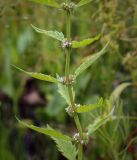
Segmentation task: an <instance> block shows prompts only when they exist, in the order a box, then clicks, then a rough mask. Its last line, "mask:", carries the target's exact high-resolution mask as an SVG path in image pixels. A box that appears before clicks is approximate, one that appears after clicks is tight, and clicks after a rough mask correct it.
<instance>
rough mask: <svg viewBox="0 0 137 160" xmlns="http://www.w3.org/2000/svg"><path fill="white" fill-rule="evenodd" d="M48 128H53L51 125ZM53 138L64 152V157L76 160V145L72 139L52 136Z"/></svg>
mask: <svg viewBox="0 0 137 160" xmlns="http://www.w3.org/2000/svg"><path fill="white" fill-rule="evenodd" d="M48 128H49V129H51V127H49V126H48ZM51 138H52V139H53V140H54V141H55V143H56V144H57V148H58V150H59V151H60V152H61V153H62V155H63V156H64V157H66V158H67V159H68V160H76V156H77V151H76V147H75V146H74V145H73V144H72V142H71V141H66V140H61V139H57V138H55V137H52V136H51Z"/></svg>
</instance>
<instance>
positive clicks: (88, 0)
mask: <svg viewBox="0 0 137 160" xmlns="http://www.w3.org/2000/svg"><path fill="white" fill-rule="evenodd" d="M92 1H93V0H81V1H80V2H79V3H78V4H77V5H76V7H81V6H83V5H85V4H88V3H90V2H92Z"/></svg>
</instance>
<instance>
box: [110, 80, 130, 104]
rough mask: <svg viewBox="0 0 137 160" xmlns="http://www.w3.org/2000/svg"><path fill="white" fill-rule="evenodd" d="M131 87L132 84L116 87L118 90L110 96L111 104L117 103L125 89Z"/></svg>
mask: <svg viewBox="0 0 137 160" xmlns="http://www.w3.org/2000/svg"><path fill="white" fill-rule="evenodd" d="M130 85H131V83H122V84H120V85H119V86H118V87H116V89H115V90H114V91H113V92H112V94H111V96H110V101H111V102H114V101H116V100H117V99H118V98H119V96H120V95H121V93H122V92H123V91H124V89H126V88H127V87H128V86H130Z"/></svg>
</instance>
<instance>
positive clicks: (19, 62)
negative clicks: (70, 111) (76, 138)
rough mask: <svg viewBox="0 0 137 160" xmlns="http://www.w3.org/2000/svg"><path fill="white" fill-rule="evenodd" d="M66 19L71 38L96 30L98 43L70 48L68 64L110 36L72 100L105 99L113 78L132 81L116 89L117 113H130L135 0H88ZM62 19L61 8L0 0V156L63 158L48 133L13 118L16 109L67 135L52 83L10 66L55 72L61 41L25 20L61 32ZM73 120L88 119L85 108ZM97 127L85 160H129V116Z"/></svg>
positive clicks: (136, 156) (132, 149) (61, 61)
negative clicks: (69, 21)
mask: <svg viewBox="0 0 137 160" xmlns="http://www.w3.org/2000/svg"><path fill="white" fill-rule="evenodd" d="M59 2H63V0H61V1H59ZM75 2H76V1H75ZM77 2H78V1H77ZM72 21H73V22H72V37H73V39H76V40H80V39H84V38H88V37H92V36H95V35H97V34H99V33H101V32H102V30H103V36H102V38H101V39H100V40H99V41H98V42H96V43H94V44H93V45H90V46H88V47H86V48H84V49H83V48H82V49H77V50H73V51H72V56H71V63H72V64H71V69H72V70H73V69H74V68H76V67H77V66H78V65H79V64H80V63H81V59H83V58H84V57H86V56H88V55H91V54H93V53H96V52H97V51H99V50H100V49H101V48H102V47H103V46H104V45H105V44H106V42H108V40H111V42H110V46H109V49H108V53H107V54H105V56H103V57H102V58H101V59H99V60H98V62H97V63H95V64H94V65H93V66H92V67H90V68H89V69H88V70H87V71H86V72H85V73H84V74H83V75H81V76H80V77H79V78H78V80H77V82H76V84H75V89H76V101H77V102H78V103H82V104H89V103H94V102H96V101H97V99H98V97H100V96H102V97H104V98H108V97H109V96H110V94H111V93H112V91H113V90H114V88H116V87H117V86H118V85H119V84H120V83H122V82H132V83H133V86H132V87H129V88H127V89H126V90H125V91H124V93H123V94H122V97H121V99H122V100H121V103H120V107H119V108H118V111H117V114H120V115H123V114H124V115H129V116H134V117H137V1H136V0H93V2H92V3H90V4H89V5H85V6H83V7H82V8H80V9H79V10H76V11H74V13H73V17H72ZM65 23H66V17H65V14H64V12H63V11H62V10H56V9H53V8H50V7H46V6H42V5H39V4H35V3H33V2H31V1H29V0H28V1H27V0H0V159H1V160H17V159H18V160H64V159H65V158H63V157H62V156H61V155H60V153H58V151H57V149H56V147H55V145H54V142H52V141H51V140H50V139H49V138H48V137H45V136H43V135H39V134H38V133H35V132H32V131H30V130H28V129H25V128H23V127H22V126H20V125H19V124H18V123H17V121H16V119H15V115H16V116H17V117H19V118H21V119H24V120H25V121H31V122H33V123H35V124H36V125H39V126H41V125H46V124H51V125H52V126H55V128H59V129H61V130H63V131H64V132H69V133H72V134H73V133H74V132H75V131H76V130H75V126H74V124H73V120H71V119H70V118H69V117H68V115H67V114H66V113H65V111H64V109H65V107H66V104H65V102H64V100H63V99H62V98H61V97H60V95H59V93H58V92H57V87H56V86H55V85H53V84H49V83H47V82H46V83H44V82H41V81H38V80H34V79H32V78H30V77H27V75H25V74H24V73H22V72H19V71H18V70H16V69H15V68H14V67H12V66H11V64H14V65H16V66H18V67H20V68H22V69H24V70H27V71H37V72H42V73H46V74H51V75H56V73H58V74H59V75H63V74H64V65H65V54H64V52H63V50H62V48H61V44H59V43H58V42H56V41H54V40H53V39H51V38H49V37H46V36H44V35H41V34H38V33H36V32H35V31H34V30H33V29H32V27H31V24H33V25H35V26H37V27H39V28H42V29H47V30H58V31H62V32H63V33H64V34H65V30H66V28H65ZM80 118H81V121H82V124H83V127H84V126H86V124H89V123H92V118H91V116H90V115H88V114H84V115H83V116H81V117H80ZM100 130H101V132H99V131H98V132H96V133H95V134H94V135H93V137H92V138H91V139H90V143H89V144H88V146H87V147H85V160H91V159H92V160H118V159H117V158H118V157H119V160H137V145H136V140H137V125H136V121H135V120H127V119H124V120H120V121H118V120H117V121H115V122H111V123H108V124H107V125H105V126H104V127H103V128H101V129H100ZM106 137H107V138H106ZM106 139H107V140H106Z"/></svg>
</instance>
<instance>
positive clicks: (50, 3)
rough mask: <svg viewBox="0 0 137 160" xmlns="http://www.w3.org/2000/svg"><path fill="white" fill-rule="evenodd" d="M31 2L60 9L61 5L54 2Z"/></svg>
mask: <svg viewBox="0 0 137 160" xmlns="http://www.w3.org/2000/svg"><path fill="white" fill-rule="evenodd" d="M31 1H33V2H36V3H40V4H44V5H47V6H50V7H55V8H60V5H59V4H58V3H57V2H56V1H54V0H31Z"/></svg>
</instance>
